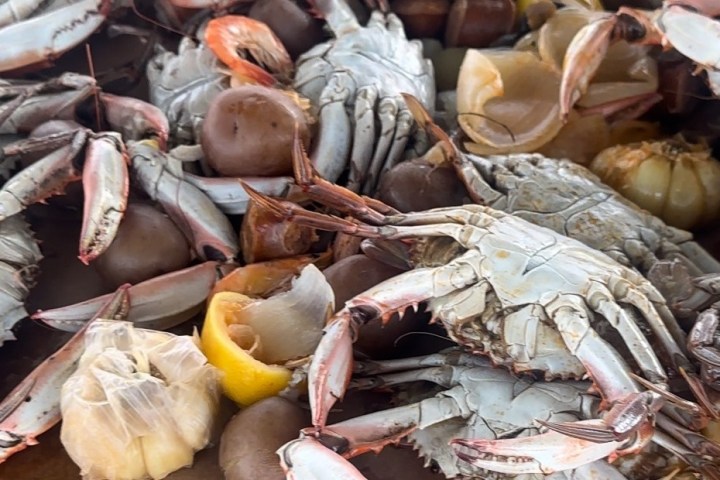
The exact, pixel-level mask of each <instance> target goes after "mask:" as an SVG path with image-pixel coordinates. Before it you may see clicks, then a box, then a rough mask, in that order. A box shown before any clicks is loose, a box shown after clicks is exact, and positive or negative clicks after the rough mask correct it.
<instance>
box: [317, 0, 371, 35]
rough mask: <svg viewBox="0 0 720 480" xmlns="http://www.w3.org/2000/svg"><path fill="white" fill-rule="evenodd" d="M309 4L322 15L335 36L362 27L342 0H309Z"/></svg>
mask: <svg viewBox="0 0 720 480" xmlns="http://www.w3.org/2000/svg"><path fill="white" fill-rule="evenodd" d="M310 5H311V6H312V8H313V9H314V10H315V11H316V12H318V13H319V14H320V15H322V18H324V19H325V21H326V22H327V23H328V25H329V26H330V30H332V31H333V32H334V33H335V36H336V37H340V36H342V35H344V34H347V33H350V32H353V31H355V30H358V29H360V28H362V27H361V26H360V23H358V21H357V18H356V17H355V14H354V13H353V11H352V9H351V8H350V5H348V3H347V2H345V1H343V0H310Z"/></svg>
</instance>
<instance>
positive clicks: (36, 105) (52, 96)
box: [0, 73, 96, 133]
mask: <svg viewBox="0 0 720 480" xmlns="http://www.w3.org/2000/svg"><path fill="white" fill-rule="evenodd" d="M95 88H96V85H95V79H93V78H91V77H86V76H84V75H78V74H70V73H65V74H63V75H61V76H59V77H57V78H55V79H53V80H48V81H47V82H44V83H40V84H34V85H30V86H24V89H18V90H17V93H16V95H17V96H16V97H15V98H14V99H12V100H11V101H9V102H7V104H5V105H3V108H2V110H0V133H29V132H30V131H32V130H33V129H34V128H35V127H37V126H38V125H39V124H41V123H43V122H46V121H48V120H72V119H74V118H75V107H76V106H77V105H78V103H80V102H81V101H83V100H84V99H86V98H88V97H89V96H90V95H91V94H92V93H93V92H94V91H95ZM3 89H5V90H11V87H9V86H8V87H3V86H1V85H0V97H1V96H3V95H1V93H2V90H3ZM57 89H69V90H68V91H55V90H57ZM45 91H48V92H51V93H43V92H45ZM7 93H8V94H11V92H7Z"/></svg>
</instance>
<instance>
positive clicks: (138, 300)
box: [32, 262, 220, 332]
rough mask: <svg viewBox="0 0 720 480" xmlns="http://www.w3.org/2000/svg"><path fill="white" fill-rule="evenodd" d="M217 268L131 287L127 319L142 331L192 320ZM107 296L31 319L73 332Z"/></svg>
mask: <svg viewBox="0 0 720 480" xmlns="http://www.w3.org/2000/svg"><path fill="white" fill-rule="evenodd" d="M218 269H219V265H218V263H217V262H205V263H202V264H200V265H195V266H193V267H189V268H186V269H183V270H178V271H177V272H172V273H168V274H165V275H161V276H159V277H155V278H152V279H150V280H146V281H144V282H141V283H138V284H137V285H133V286H131V287H130V288H129V290H128V295H130V298H131V299H132V306H131V308H130V312H129V314H128V320H129V321H131V322H135V324H136V325H137V326H139V327H142V328H150V329H157V330H163V329H166V328H170V327H173V326H175V325H178V324H180V323H182V322H184V321H186V320H188V319H190V318H192V316H193V315H195V314H196V313H197V312H198V311H199V310H200V309H201V308H202V306H203V304H204V302H205V301H206V300H207V296H208V294H209V293H210V291H211V289H212V287H213V286H214V285H215V282H216V281H217V280H218V278H219V276H220V274H219V272H218ZM109 297H110V295H102V296H100V297H96V298H93V299H90V300H86V301H84V302H80V303H76V304H74V305H69V306H67V307H61V308H54V309H51V310H45V311H42V310H39V311H38V312H36V313H35V314H34V315H33V316H32V318H33V319H34V320H40V321H42V322H43V323H45V324H47V325H49V326H51V327H53V328H56V329H58V330H63V331H66V332H76V331H77V330H79V329H80V328H82V327H83V326H84V325H85V324H87V322H88V320H89V319H90V318H91V317H92V315H93V312H95V311H97V309H98V308H99V307H100V306H101V305H102V304H103V303H105V302H106V301H107V300H108V298H109Z"/></svg>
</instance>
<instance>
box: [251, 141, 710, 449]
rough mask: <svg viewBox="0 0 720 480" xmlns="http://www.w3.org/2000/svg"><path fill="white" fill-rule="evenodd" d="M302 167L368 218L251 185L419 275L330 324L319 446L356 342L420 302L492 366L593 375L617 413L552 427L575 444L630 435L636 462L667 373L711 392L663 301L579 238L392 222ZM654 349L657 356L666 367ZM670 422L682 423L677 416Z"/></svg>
mask: <svg viewBox="0 0 720 480" xmlns="http://www.w3.org/2000/svg"><path fill="white" fill-rule="evenodd" d="M295 162H296V166H295V168H296V175H297V176H298V177H300V178H301V181H300V182H299V183H300V184H301V185H305V188H306V191H307V193H308V194H310V195H311V197H313V198H316V199H318V200H319V201H322V203H324V204H326V205H328V206H331V207H334V208H337V209H339V210H341V211H343V212H349V213H351V214H352V215H354V216H355V217H356V218H358V219H359V220H345V219H341V218H338V217H333V216H328V215H324V214H321V213H317V212H311V211H308V210H305V209H304V208H302V207H300V206H298V205H296V204H294V203H292V202H287V201H282V200H276V199H271V198H268V197H266V196H263V195H262V194H259V193H257V192H254V191H253V190H252V188H251V187H249V186H246V189H247V190H248V192H249V193H250V194H251V196H252V198H253V200H255V201H256V202H258V204H259V205H261V206H264V207H265V208H267V209H268V210H269V211H270V212H273V213H274V214H275V215H276V216H277V217H278V218H282V219H285V220H291V221H296V222H299V223H301V224H304V225H308V226H312V227H315V228H320V229H325V230H331V231H339V232H343V233H346V234H350V235H355V236H360V237H363V238H374V239H382V240H403V241H404V242H406V243H410V244H411V245H412V249H411V253H410V255H409V258H408V260H409V262H410V264H411V266H412V267H413V269H412V270H410V271H408V272H405V273H403V274H401V275H399V276H397V277H394V278H391V279H389V280H386V281H384V282H382V283H380V284H378V285H377V286H376V287H373V288H371V289H369V290H368V291H366V292H364V293H363V294H360V295H358V296H356V297H355V298H353V299H352V300H350V301H348V302H347V303H346V305H345V307H344V308H343V309H342V310H340V311H339V312H338V313H337V314H336V315H335V317H334V318H333V319H332V320H331V321H330V322H329V324H328V326H327V327H326V329H325V335H324V336H323V338H322V340H321V342H320V345H319V346H318V349H317V350H316V353H315V355H314V357H313V361H312V364H311V367H310V371H309V376H310V390H309V391H310V404H311V408H312V410H313V418H312V420H313V425H314V427H315V429H316V432H317V435H321V434H322V432H323V430H324V428H325V426H326V421H327V415H328V412H329V410H330V408H331V407H332V405H333V404H334V403H335V401H336V400H337V399H338V398H340V397H342V395H343V393H344V391H345V389H346V387H347V384H348V382H349V380H350V373H351V368H352V348H351V344H352V339H353V338H355V336H356V335H357V334H358V330H359V328H360V326H361V325H363V324H364V323H366V322H367V321H369V320H372V319H374V318H378V317H381V318H383V319H385V321H387V319H389V318H390V316H391V315H392V314H393V313H394V312H399V311H404V310H405V309H406V308H407V307H411V306H412V307H417V305H418V304H419V303H421V302H428V304H429V307H428V308H429V309H430V311H431V312H432V315H433V317H434V318H435V319H436V320H439V321H440V322H442V324H443V326H444V327H445V329H446V331H447V332H448V335H449V336H450V338H451V339H452V340H454V341H455V342H457V343H458V344H460V345H463V346H465V347H467V348H469V349H470V350H471V351H473V352H475V353H482V354H485V355H488V356H489V357H490V358H491V359H492V361H493V362H494V363H495V364H498V365H502V366H506V367H509V368H512V369H513V370H514V371H516V372H542V373H543V374H544V375H545V378H546V379H548V380H550V379H553V378H580V377H582V376H583V375H585V374H587V375H589V376H590V377H591V378H592V379H593V381H594V383H595V385H596V387H597V390H598V391H599V392H600V393H601V394H602V396H603V398H604V400H605V401H606V404H607V405H608V406H609V408H610V410H609V412H608V413H607V414H606V416H605V418H604V420H603V424H602V426H595V425H593V426H592V427H588V426H587V425H584V424H582V423H577V424H572V423H562V424H547V426H548V427H549V428H551V429H553V430H557V431H558V432H561V433H563V434H565V435H569V436H573V437H576V438H580V439H588V438H592V439H594V440H595V441H600V442H607V441H622V440H627V439H628V438H630V437H633V438H634V441H635V443H634V445H633V447H632V448H630V447H628V448H627V449H626V450H627V451H638V450H639V449H640V448H642V446H643V445H644V444H645V443H647V441H649V440H650V439H651V438H652V431H653V429H652V424H653V419H654V418H656V417H657V415H656V414H657V412H658V410H659V409H661V408H663V406H664V405H667V402H665V401H664V399H665V398H666V397H667V396H668V395H671V394H670V393H669V392H668V391H667V390H668V384H667V381H668V372H669V370H670V369H672V370H675V371H678V370H680V369H683V370H684V371H686V372H691V375H689V376H688V379H689V380H690V381H691V382H693V383H694V385H693V387H694V388H693V390H694V391H700V392H702V391H703V387H702V384H701V382H700V380H699V379H698V378H697V377H695V376H694V375H692V372H694V367H693V365H692V364H691V363H690V361H689V360H688V358H687V357H686V355H685V351H684V343H685V342H684V333H683V332H682V329H681V328H680V327H679V326H678V325H677V322H676V320H675V318H674V317H673V316H672V314H671V313H670V312H669V310H668V309H667V307H666V305H665V301H664V299H663V297H662V296H661V295H660V293H659V292H658V291H657V290H656V289H655V288H654V287H653V286H652V285H651V284H650V283H649V282H648V281H647V280H646V279H645V278H644V277H643V276H642V275H640V274H639V273H638V272H636V271H635V270H632V269H630V268H628V267H625V266H623V265H620V264H619V263H617V262H615V261H614V260H613V259H612V258H610V257H608V256H607V255H605V254H603V253H602V252H599V251H597V250H594V249H592V248H590V247H588V246H586V245H584V244H582V243H580V242H579V241H577V240H574V239H572V238H568V237H565V236H563V235H560V234H558V233H556V232H554V231H552V230H550V229H547V228H544V227H540V226H537V225H534V224H532V223H529V222H527V221H525V220H523V219H521V218H520V217H517V216H513V215H510V214H507V213H504V212H501V211H498V210H495V209H493V208H490V207H487V206H481V205H464V206H461V207H449V208H440V209H433V210H428V211H422V212H414V213H408V214H399V213H393V209H391V208H390V207H388V206H386V205H384V204H382V203H381V202H379V201H376V200H368V199H365V198H363V197H360V196H357V195H355V194H353V193H352V192H350V191H349V190H347V189H344V188H342V187H339V186H337V185H334V184H331V183H330V182H327V181H324V180H323V179H322V178H318V177H317V176H314V175H313V173H312V167H311V165H310V160H309V159H308V158H307V157H304V156H300V157H298V156H297V155H296V156H295ZM368 222H369V223H368ZM377 246H378V247H380V248H382V244H377ZM608 328H609V329H611V330H612V331H613V335H619V338H620V339H621V340H620V341H621V343H622V344H623V345H624V346H620V347H617V348H616V347H614V346H613V345H612V344H611V343H610V342H609V339H605V338H603V334H604V335H605V337H606V338H607V335H608V334H609V331H607V332H606V330H607V329H608ZM650 342H652V343H653V344H654V345H657V346H659V347H660V348H661V350H662V351H663V353H662V354H661V355H660V356H658V355H656V354H655V351H654V349H653V347H652V346H651V343H650ZM621 352H626V356H625V358H623V355H622V354H621ZM661 358H662V359H663V360H664V362H663V361H661ZM629 364H635V365H637V369H638V370H637V371H639V372H642V377H637V378H644V380H642V382H643V383H642V385H643V386H648V387H649V388H652V390H653V392H661V393H659V394H660V400H658V401H654V400H653V401H651V402H648V397H647V395H645V393H642V392H641V390H640V388H639V386H638V385H639V384H638V383H637V382H638V381H640V380H636V379H635V378H636V377H635V376H634V373H633V371H632V370H633V367H631V366H630V365H629ZM692 405H693V410H694V412H695V413H698V414H700V415H702V413H700V412H701V411H702V409H701V408H700V407H699V406H698V405H696V404H694V403H692ZM664 410H665V409H664ZM672 415H673V416H674V417H675V418H676V419H677V420H678V421H680V422H684V421H685V420H684V419H682V416H681V415H678V414H677V412H675V413H672ZM700 423H702V420H700ZM664 428H665V427H664ZM673 431H674V433H676V434H677V437H678V440H680V441H683V442H685V444H686V446H688V448H699V447H698V445H697V444H693V441H694V440H691V438H692V439H695V438H696V437H694V433H693V432H691V431H690V430H687V429H685V428H684V427H682V426H681V425H675V426H674V427H673ZM703 445H705V443H703ZM703 448H705V447H703ZM708 448H716V447H708ZM715 451H718V450H715Z"/></svg>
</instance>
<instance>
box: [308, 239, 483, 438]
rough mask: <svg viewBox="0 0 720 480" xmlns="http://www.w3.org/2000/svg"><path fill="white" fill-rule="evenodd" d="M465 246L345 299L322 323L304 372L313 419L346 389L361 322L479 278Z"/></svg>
mask: <svg viewBox="0 0 720 480" xmlns="http://www.w3.org/2000/svg"><path fill="white" fill-rule="evenodd" d="M470 255H473V253H472V252H468V253H467V254H466V255H464V256H461V257H459V258H457V259H455V260H453V261H452V262H450V263H448V264H447V265H444V266H442V267H438V268H419V269H415V270H411V271H409V272H405V273H402V274H400V275H398V276H396V277H393V278H390V279H388V280H385V281H384V282H381V283H379V284H378V285H376V286H375V287H373V288H371V289H369V290H367V291H365V292H364V293H362V294H360V295H358V296H356V297H355V298H353V299H352V300H350V301H348V302H347V303H346V304H345V307H344V308H343V309H342V310H340V311H339V312H338V313H337V314H335V316H334V317H333V319H331V320H330V323H329V324H328V326H327V327H325V330H324V335H323V337H322V339H321V340H320V344H319V345H318V347H317V349H316V350H315V355H314V356H313V359H312V363H311V364H310V370H309V373H308V376H309V378H310V387H309V389H308V390H309V391H308V394H309V397H310V407H311V409H312V411H313V425H314V426H315V427H316V428H318V430H320V429H322V428H323V427H324V426H325V424H326V421H327V417H328V414H329V412H330V409H331V408H332V406H333V405H334V404H335V402H336V401H337V400H338V399H339V398H341V397H342V396H343V395H344V393H345V390H346V389H347V386H348V383H349V381H350V376H351V374H352V342H353V339H354V338H356V337H357V332H358V329H359V327H360V326H361V325H363V324H364V323H366V322H368V321H370V320H372V319H374V318H377V317H379V316H381V317H382V318H383V320H384V321H388V320H389V319H390V317H391V316H392V314H393V313H395V312H403V311H404V310H405V309H406V308H407V307H410V306H412V307H414V308H415V307H417V304H418V303H420V302H422V301H424V300H427V299H429V298H434V297H438V296H442V295H447V294H449V293H451V292H454V291H455V290H459V289H462V288H465V287H467V286H470V285H472V284H475V283H477V282H478V281H479V278H478V277H477V274H476V272H475V271H473V270H472V269H471V268H467V267H465V268H463V266H464V264H465V257H468V256H470Z"/></svg>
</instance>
